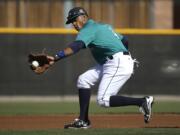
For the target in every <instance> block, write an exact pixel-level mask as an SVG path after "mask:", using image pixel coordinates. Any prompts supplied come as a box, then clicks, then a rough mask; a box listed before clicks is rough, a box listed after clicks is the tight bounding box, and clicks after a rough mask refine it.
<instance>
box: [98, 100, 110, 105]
mask: <svg viewBox="0 0 180 135" xmlns="http://www.w3.org/2000/svg"><path fill="white" fill-rule="evenodd" d="M97 103H98V105H99V106H101V107H109V100H104V99H97Z"/></svg>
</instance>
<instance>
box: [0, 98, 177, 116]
mask: <svg viewBox="0 0 180 135" xmlns="http://www.w3.org/2000/svg"><path fill="white" fill-rule="evenodd" d="M89 111H90V114H101V113H103V114H104V113H108V114H111V113H113V114H118V113H138V109H137V107H132V106H128V107H119V108H108V109H107V108H102V107H99V106H98V105H97V104H96V103H95V102H91V104H90V110H89ZM78 112H79V104H78V102H0V115H1V116H2V115H54V114H77V113H78ZM153 112H154V113H178V114H180V101H178V102H176V101H169V102H164V101H161V102H156V103H155V104H154V106H153Z"/></svg>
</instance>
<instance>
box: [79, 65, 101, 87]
mask: <svg viewBox="0 0 180 135" xmlns="http://www.w3.org/2000/svg"><path fill="white" fill-rule="evenodd" d="M101 76H102V66H101V65H96V66H94V67H92V68H90V69H88V70H87V71H86V72H84V73H83V74H81V75H80V76H79V78H78V81H77V87H78V88H79V89H90V88H91V87H92V86H94V85H95V84H96V83H97V82H98V81H99V79H100V78H101Z"/></svg>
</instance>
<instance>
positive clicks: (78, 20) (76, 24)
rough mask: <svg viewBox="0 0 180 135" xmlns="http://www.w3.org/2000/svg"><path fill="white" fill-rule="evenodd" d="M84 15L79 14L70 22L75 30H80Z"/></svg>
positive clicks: (84, 20) (83, 22)
mask: <svg viewBox="0 0 180 135" xmlns="http://www.w3.org/2000/svg"><path fill="white" fill-rule="evenodd" d="M86 20H87V19H86V16H83V15H80V16H78V17H77V18H76V20H75V21H74V22H72V25H73V26H74V28H75V29H76V30H77V31H80V30H81V29H82V27H83V26H84V24H85V23H86Z"/></svg>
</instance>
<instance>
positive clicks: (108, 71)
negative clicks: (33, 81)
mask: <svg viewBox="0 0 180 135" xmlns="http://www.w3.org/2000/svg"><path fill="white" fill-rule="evenodd" d="M66 24H72V25H73V26H74V28H75V29H76V30H77V31H78V32H79V33H78V35H77V37H76V39H75V41H74V42H72V43H70V44H69V46H68V47H67V48H65V49H64V50H61V51H59V52H58V53H57V54H56V55H55V56H47V58H48V60H49V61H50V62H49V65H53V64H54V63H55V62H57V61H59V60H61V59H63V58H65V57H68V56H70V55H73V54H75V53H77V52H78V51H80V50H83V49H86V48H89V49H90V51H91V53H92V55H93V57H94V59H95V60H96V61H97V65H95V66H93V67H91V68H89V69H88V70H87V71H86V72H85V73H83V74H81V75H80V76H79V78H78V80H77V88H78V92H79V105H80V115H79V117H78V118H76V119H75V120H74V121H73V122H72V123H69V124H66V125H65V126H64V128H65V129H69V128H75V129H76V128H89V127H90V126H91V123H90V119H89V117H88V109H89V102H90V95H91V88H92V86H94V85H95V84H96V83H97V82H99V81H100V83H99V87H98V92H97V103H98V104H99V105H100V106H102V107H120V106H128V105H135V106H139V107H140V110H141V111H142V113H143V114H144V122H145V123H148V122H149V121H150V117H151V108H152V104H153V100H154V99H153V97H152V96H147V97H143V98H133V97H125V96H120V95H117V94H118V92H119V91H120V89H121V87H122V86H123V85H124V84H125V83H126V81H127V80H128V79H129V78H130V77H131V75H132V73H133V67H134V60H133V59H132V57H131V55H130V52H129V51H128V46H127V43H128V42H127V40H126V38H125V37H124V36H123V35H120V34H118V33H115V32H114V30H113V28H112V27H111V26H110V25H108V24H102V23H97V22H95V21H94V20H92V19H90V18H89V16H88V14H87V12H86V11H85V9H84V8H82V7H75V8H73V9H71V10H70V11H69V13H68V17H67V21H66Z"/></svg>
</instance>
